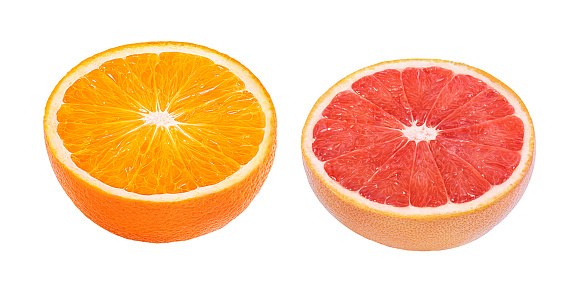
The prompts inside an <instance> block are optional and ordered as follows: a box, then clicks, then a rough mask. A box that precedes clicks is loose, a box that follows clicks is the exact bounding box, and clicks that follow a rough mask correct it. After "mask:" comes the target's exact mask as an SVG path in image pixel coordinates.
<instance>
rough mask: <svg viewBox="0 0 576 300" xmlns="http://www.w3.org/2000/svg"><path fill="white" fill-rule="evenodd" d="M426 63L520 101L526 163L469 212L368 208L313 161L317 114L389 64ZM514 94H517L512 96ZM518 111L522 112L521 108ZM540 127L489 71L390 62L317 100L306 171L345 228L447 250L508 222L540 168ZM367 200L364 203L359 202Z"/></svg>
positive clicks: (305, 148) (407, 245)
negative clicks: (468, 75) (478, 79)
mask: <svg viewBox="0 0 576 300" xmlns="http://www.w3.org/2000/svg"><path fill="white" fill-rule="evenodd" d="M404 62H407V63H416V64H418V63H419V62H423V63H425V64H428V65H430V64H432V65H434V64H435V63H441V64H453V65H456V66H457V67H458V68H465V69H468V70H470V72H472V73H473V74H478V75H479V76H482V77H483V79H484V80H485V81H489V82H487V83H489V85H490V86H492V87H495V88H497V89H498V90H500V91H504V92H506V93H507V95H509V97H514V98H515V99H514V101H517V102H518V103H519V106H520V110H522V112H523V113H525V115H526V116H527V121H525V126H526V127H527V128H526V133H527V134H525V136H524V139H525V142H524V144H525V146H524V147H525V149H524V150H523V156H525V157H524V160H523V163H521V164H520V165H518V166H517V168H516V173H515V175H513V178H510V179H509V180H508V181H506V182H505V183H503V185H504V184H505V188H503V189H499V190H498V192H497V193H492V194H490V195H489V196H486V197H484V196H483V197H484V198H482V200H481V201H480V202H479V204H478V205H470V206H469V208H467V209H465V210H455V211H446V210H444V211H441V212H438V213H434V211H433V210H432V211H431V210H427V211H426V212H422V213H418V211H417V210H416V212H414V211H411V212H410V213H403V212H402V210H397V209H396V210H394V209H392V210H390V209H387V208H386V205H384V204H382V205H378V204H377V205H372V204H370V205H367V204H366V203H367V201H366V199H364V198H363V197H362V196H360V195H359V194H354V193H350V192H348V191H346V190H345V189H344V188H343V187H342V186H340V185H339V184H338V183H337V182H336V181H334V180H333V179H332V178H330V177H329V176H328V175H327V173H326V172H325V170H324V169H323V168H322V166H319V163H318V160H316V159H315V157H312V156H313V155H314V154H313V153H312V151H311V146H310V141H311V137H310V136H311V134H310V132H311V128H312V127H314V124H315V122H316V120H315V119H314V117H313V115H314V114H315V112H316V113H317V111H318V110H319V109H323V107H325V106H326V102H329V101H331V99H332V97H334V95H335V94H337V93H338V92H340V91H343V90H346V89H347V87H349V86H350V85H351V83H352V82H354V81H355V80H357V79H358V78H360V77H361V76H363V75H365V74H371V73H370V72H372V71H374V70H376V71H378V70H382V69H385V68H386V66H387V65H389V64H392V65H394V64H398V63H400V64H402V63H404ZM510 95H511V96H510ZM517 109H518V108H517ZM534 144H535V139H534V129H533V125H532V121H531V118H530V117H529V114H528V112H527V109H526V107H525V106H524V104H523V103H522V102H521V100H520V98H519V97H518V96H517V95H516V94H515V93H514V92H513V91H512V90H511V89H510V88H509V87H507V86H506V85H505V84H504V83H502V82H501V81H499V80H498V79H496V78H494V77H493V76H491V75H489V74H487V73H486V72H484V71H482V70H479V69H476V68H473V67H470V66H467V65H464V64H461V63H454V62H450V61H443V60H399V61H391V62H384V63H380V64H377V65H374V66H370V67H368V68H365V69H362V70H359V71H357V72H355V73H352V74H351V75H349V76H347V77H346V78H344V79H342V80H341V81H340V82H338V83H337V84H335V85H334V86H333V87H332V88H331V89H329V90H328V91H327V92H326V93H325V94H324V95H323V96H322V97H320V99H319V100H318V101H317V102H316V104H315V106H314V108H312V111H311V112H310V115H309V117H308V119H307V121H306V124H305V125H304V129H303V133H302V153H303V161H304V169H305V172H306V175H307V177H308V181H309V183H310V186H311V188H312V190H313V192H314V193H315V194H316V196H317V197H318V199H319V200H320V202H321V203H322V205H323V206H324V207H325V208H326V209H327V210H328V212H330V214H332V215H333V216H334V217H335V218H336V219H337V220H338V221H340V222H341V223H342V224H343V225H345V226H346V227H348V228H349V229H351V230H352V231H354V232H356V233H358V234H359V235H361V236H363V237H365V238H367V239H370V240H373V241H376V242H378V243H381V244H384V245H387V246H390V247H394V248H400V249H406V250H420V251H423V250H442V249H449V248H454V247H458V246H461V245H464V244H467V243H469V242H471V241H474V240H476V239H478V238H479V237H481V236H483V235H484V234H486V233H487V232H488V231H490V230H491V229H492V228H494V226H496V225H497V224H498V223H499V222H500V221H502V220H503V219H504V218H505V217H506V216H507V215H508V214H509V213H510V211H511V210H512V209H513V208H514V207H515V205H516V204H517V203H518V201H519V200H520V198H521V197H522V195H523V193H524V191H525V190H526V187H527V185H528V182H529V180H530V177H531V174H532V171H533V169H534ZM359 198H362V199H359Z"/></svg>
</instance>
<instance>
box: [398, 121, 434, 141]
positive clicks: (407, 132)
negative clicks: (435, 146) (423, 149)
mask: <svg viewBox="0 0 576 300" xmlns="http://www.w3.org/2000/svg"><path fill="white" fill-rule="evenodd" d="M402 133H404V136H405V137H407V138H408V139H409V140H411V141H416V142H429V141H432V140H435V139H436V136H437V135H438V130H436V128H432V127H427V126H426V125H425V124H422V125H420V126H418V125H416V124H412V126H410V127H408V126H407V127H406V128H404V129H403V130H402Z"/></svg>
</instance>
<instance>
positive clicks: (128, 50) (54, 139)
mask: <svg viewBox="0 0 576 300" xmlns="http://www.w3.org/2000/svg"><path fill="white" fill-rule="evenodd" d="M162 52H181V53H188V54H194V55H200V56H203V57H206V58H209V59H210V60H212V61H213V62H214V63H216V64H218V65H221V66H224V67H226V68H227V69H229V70H230V71H231V72H233V73H234V74H235V75H236V76H238V77H239V78H240V79H241V80H242V81H243V82H244V84H245V89H246V90H247V91H249V92H251V93H252V94H253V95H254V97H255V98H256V99H257V100H258V102H259V103H260V106H261V108H262V111H263V112H264V114H265V115H266V127H265V131H264V138H263V140H262V142H261V143H260V147H259V150H258V152H257V153H256V155H255V156H254V157H253V158H252V160H250V161H249V162H248V163H247V164H246V165H244V166H242V167H241V168H240V169H239V170H238V171H237V172H235V173H234V174H232V175H230V176H229V177H228V178H226V179H225V180H223V181H221V182H219V183H217V184H214V185H210V186H204V187H200V188H197V189H195V190H192V191H189V192H185V193H177V194H156V195H141V194H137V193H132V192H128V191H126V190H123V189H120V188H115V187H112V186H110V185H107V184H105V183H102V182H101V181H99V180H97V179H95V178H94V177H92V176H91V175H90V174H88V173H87V172H86V171H84V170H82V169H80V168H78V167H77V166H76V164H75V163H74V162H73V161H72V159H71V156H70V152H69V151H68V150H67V149H66V148H65V147H64V144H63V142H62V139H60V137H59V136H58V134H57V126H58V121H57V119H56V112H57V111H58V109H59V108H60V106H61V105H62V98H63V96H64V94H65V93H66V90H67V89H68V88H69V87H70V86H71V85H72V84H73V83H74V82H75V81H76V80H78V79H79V78H81V77H82V76H84V75H86V74H87V73H89V72H90V71H92V70H94V69H96V68H98V67H99V66H100V65H102V64H103V63H104V62H106V61H109V60H112V59H116V58H123V57H126V56H128V55H134V54H142V53H156V54H160V53H162ZM44 118H45V121H44V126H45V128H44V129H45V132H46V140H47V144H48V147H49V148H50V149H53V150H54V155H55V158H56V159H57V160H59V161H61V162H62V163H63V164H64V165H65V166H66V167H67V168H69V169H70V170H71V171H72V172H73V173H74V174H76V175H77V176H79V177H80V178H81V179H82V180H84V181H86V182H88V183H89V184H90V185H92V186H97V187H99V188H101V189H102V190H103V191H105V192H108V193H110V194H114V195H118V196H121V197H124V198H128V199H136V200H145V201H157V202H162V201H178V200H186V199H191V198H195V197H199V196H202V195H207V194H212V193H215V192H217V191H220V190H223V189H224V188H226V187H229V186H232V185H234V184H236V183H238V182H240V181H242V180H243V179H244V178H246V177H247V176H248V175H249V174H250V173H251V172H252V171H253V170H254V169H256V168H257V167H258V166H260V165H261V164H262V163H263V161H264V159H265V158H266V156H267V151H269V149H270V148H271V145H272V144H273V143H274V136H275V127H274V126H273V125H272V124H273V123H274V119H275V113H274V107H273V106H272V103H271V101H270V100H269V96H268V93H267V92H266V91H265V90H264V88H263V87H262V85H261V84H260V83H259V82H258V80H257V79H256V78H255V77H254V75H252V73H251V72H250V71H249V70H248V69H246V68H245V67H243V66H242V65H240V64H239V63H237V62H235V61H233V60H232V59H230V58H228V57H227V56H225V55H222V54H220V53H218V52H216V51H214V50H211V49H208V48H204V47H201V46H199V47H192V46H188V45H181V44H175V43H161V44H149V45H138V46H136V47H122V48H119V49H112V50H108V51H106V52H103V53H101V54H98V55H96V56H94V57H92V58H89V59H87V60H85V61H83V62H82V63H81V64H80V65H79V66H77V67H76V68H74V69H73V70H72V71H71V72H70V73H69V74H68V75H67V76H66V77H65V78H64V79H63V80H62V81H61V82H60V83H58V85H57V87H56V88H55V90H54V91H53V92H52V95H51V96H50V100H49V102H48V105H47V107H46V113H45V116H44ZM142 119H143V120H144V121H145V122H146V123H148V124H151V125H152V124H154V125H158V126H167V127H168V126H173V125H177V122H176V121H175V120H174V116H172V115H170V114H169V113H167V112H162V111H159V112H150V113H143V117H142Z"/></svg>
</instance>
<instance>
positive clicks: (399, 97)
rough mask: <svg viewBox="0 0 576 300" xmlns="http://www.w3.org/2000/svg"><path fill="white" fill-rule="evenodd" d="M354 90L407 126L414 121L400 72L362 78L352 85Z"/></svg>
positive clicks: (388, 72) (394, 71)
mask: <svg viewBox="0 0 576 300" xmlns="http://www.w3.org/2000/svg"><path fill="white" fill-rule="evenodd" d="M352 89H353V90H354V92H356V93H357V94H358V95H360V96H362V97H363V98H364V99H366V100H368V101H370V102H372V103H374V104H375V105H377V106H378V107H379V108H380V109H382V110H384V111H386V112H388V113H389V114H391V115H393V116H394V117H396V118H397V119H398V121H400V122H401V123H402V124H404V125H406V126H410V122H411V121H412V111H411V109H410V106H409V105H408V102H407V101H408V100H406V95H405V94H404V88H403V86H402V77H401V73H400V71H398V70H384V71H382V72H377V73H374V74H373V75H369V76H365V77H363V78H360V79H359V80H358V81H356V82H354V83H353V84H352Z"/></svg>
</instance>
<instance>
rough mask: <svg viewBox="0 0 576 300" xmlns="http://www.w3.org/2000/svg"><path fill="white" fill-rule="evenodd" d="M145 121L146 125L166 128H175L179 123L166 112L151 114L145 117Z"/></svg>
mask: <svg viewBox="0 0 576 300" xmlns="http://www.w3.org/2000/svg"><path fill="white" fill-rule="evenodd" d="M143 120H144V122H146V124H152V125H158V126H164V127H169V126H175V125H177V124H178V122H176V120H174V117H173V116H172V115H171V114H170V113H168V112H166V111H155V112H151V113H149V114H147V115H145V116H144V118H143Z"/></svg>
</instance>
